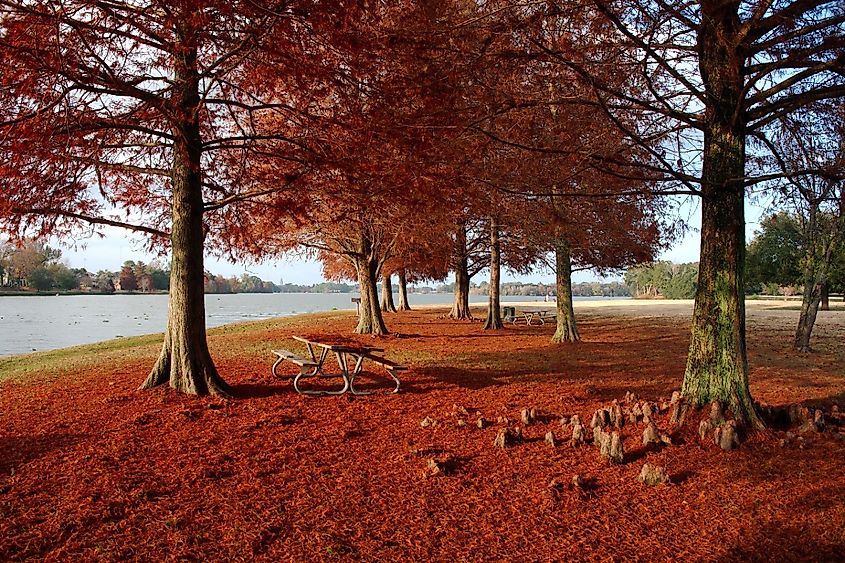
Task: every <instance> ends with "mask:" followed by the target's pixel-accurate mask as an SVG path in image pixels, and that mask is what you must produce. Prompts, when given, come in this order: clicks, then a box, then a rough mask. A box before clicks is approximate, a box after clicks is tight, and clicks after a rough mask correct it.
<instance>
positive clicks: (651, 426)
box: [643, 421, 660, 446]
mask: <svg viewBox="0 0 845 563" xmlns="http://www.w3.org/2000/svg"><path fill="white" fill-rule="evenodd" d="M649 444H660V430H658V429H657V425H656V424H655V423H654V422H652V421H649V423H648V426H646V427H645V430H643V446H648V445H649Z"/></svg>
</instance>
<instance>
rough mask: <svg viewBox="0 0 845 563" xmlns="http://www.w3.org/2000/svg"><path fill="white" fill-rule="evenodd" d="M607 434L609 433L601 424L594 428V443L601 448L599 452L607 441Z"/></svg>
mask: <svg viewBox="0 0 845 563" xmlns="http://www.w3.org/2000/svg"><path fill="white" fill-rule="evenodd" d="M607 436H608V433H607V432H605V431H604V430H602V429H601V426H596V427H595V428H593V444H594V445H595V446H596V447H597V448H598V449H599V452H601V450H602V448H604V447H605V445H604V443H605V442H606V441H607Z"/></svg>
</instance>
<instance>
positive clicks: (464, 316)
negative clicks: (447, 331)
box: [449, 224, 472, 320]
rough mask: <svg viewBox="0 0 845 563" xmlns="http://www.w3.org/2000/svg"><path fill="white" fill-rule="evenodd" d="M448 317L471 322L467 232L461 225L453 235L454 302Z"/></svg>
mask: <svg viewBox="0 0 845 563" xmlns="http://www.w3.org/2000/svg"><path fill="white" fill-rule="evenodd" d="M449 317H450V318H452V319H455V320H472V311H470V308H469V258H468V256H467V232H466V226H465V225H463V224H462V225H459V226H458V230H457V233H456V235H455V301H454V303H453V304H452V311H451V312H450V313H449Z"/></svg>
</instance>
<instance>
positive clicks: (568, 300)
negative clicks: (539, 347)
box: [552, 238, 581, 342]
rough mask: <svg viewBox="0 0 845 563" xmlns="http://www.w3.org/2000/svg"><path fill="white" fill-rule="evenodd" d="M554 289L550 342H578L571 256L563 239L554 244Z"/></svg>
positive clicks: (567, 244) (579, 338)
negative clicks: (554, 313) (554, 325)
mask: <svg viewBox="0 0 845 563" xmlns="http://www.w3.org/2000/svg"><path fill="white" fill-rule="evenodd" d="M555 278H556V280H555V289H556V292H557V330H555V333H554V335H553V336H552V342H578V341H579V340H581V337H580V336H578V326H577V324H576V322H575V308H574V307H573V306H572V255H571V253H570V249H569V243H568V242H567V240H566V239H564V238H558V240H557V241H556V242H555Z"/></svg>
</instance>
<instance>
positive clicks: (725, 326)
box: [682, 0, 762, 428]
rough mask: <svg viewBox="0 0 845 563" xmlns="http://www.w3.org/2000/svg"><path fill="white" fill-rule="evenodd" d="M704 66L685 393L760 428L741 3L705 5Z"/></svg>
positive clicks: (700, 45) (700, 48) (702, 29)
mask: <svg viewBox="0 0 845 563" xmlns="http://www.w3.org/2000/svg"><path fill="white" fill-rule="evenodd" d="M701 6H702V18H701V20H702V24H701V27H700V28H699V32H698V52H699V67H700V70H701V76H702V80H703V81H704V84H705V89H706V92H707V93H708V96H707V102H706V106H705V126H704V159H703V164H702V180H701V191H702V212H701V214H702V218H701V256H700V265H699V276H698V289H697V291H696V296H695V310H694V313H693V320H692V336H691V339H690V348H689V355H688V357H687V367H686V372H685V373H684V383H683V387H682V394H683V395H684V396H685V397H686V398H687V399H688V400H689V401H690V402H691V403H692V404H694V405H697V406H704V405H706V404H708V403H711V402H712V401H716V400H718V401H721V402H722V404H724V405H726V406H728V407H729V408H730V409H731V411H732V412H733V413H734V415H735V416H736V417H737V418H738V419H739V420H742V421H746V422H748V423H750V424H751V425H753V426H755V427H758V428H761V427H762V422H761V421H760V419H759V417H758V416H757V413H756V412H755V409H754V404H753V401H752V398H751V393H750V390H749V387H748V360H747V352H746V346H745V300H744V264H745V214H744V185H743V178H744V175H745V123H744V121H743V119H744V116H743V113H742V112H741V111H738V110H737V108H740V107H742V104H741V98H742V95H743V94H742V92H743V77H742V66H743V61H744V57H743V55H742V53H741V52H740V51H739V49H738V48H737V45H738V40H737V36H738V33H739V27H740V21H739V16H738V9H739V2H737V1H733V2H723V1H721V0H706V1H703V2H702V3H701Z"/></svg>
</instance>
